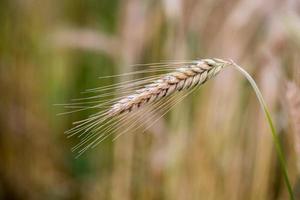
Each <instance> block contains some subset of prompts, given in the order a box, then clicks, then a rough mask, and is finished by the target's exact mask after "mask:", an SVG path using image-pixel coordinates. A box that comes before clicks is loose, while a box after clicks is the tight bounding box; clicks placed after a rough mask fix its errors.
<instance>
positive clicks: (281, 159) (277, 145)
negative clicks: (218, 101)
mask: <svg viewBox="0 0 300 200" xmlns="http://www.w3.org/2000/svg"><path fill="white" fill-rule="evenodd" d="M231 65H232V66H234V67H235V69H237V70H238V71H239V72H241V73H242V74H243V75H244V76H245V77H246V79H247V80H248V81H249V83H250V85H251V86H252V88H253V90H254V92H255V94H256V97H257V99H258V101H259V104H260V106H261V109H262V110H263V111H264V114H265V117H266V119H267V122H268V124H269V127H270V129H271V133H272V138H273V141H274V144H275V149H276V151H277V155H278V158H279V163H280V165H281V170H282V173H283V176H284V180H285V183H286V186H287V188H288V192H289V196H290V199H291V200H294V199H295V197H294V193H293V190H292V187H291V183H290V180H289V176H288V171H287V166H286V162H285V159H284V153H283V150H282V147H281V145H280V139H279V137H278V133H277V131H276V129H275V126H274V123H273V120H272V117H271V115H270V112H269V110H268V108H267V105H266V102H265V100H264V98H263V96H262V94H261V92H260V90H259V88H258V86H257V85H256V83H255V81H254V80H253V78H252V77H251V76H250V75H249V73H248V72H246V71H245V70H244V69H243V68H242V67H240V66H239V65H237V64H236V63H235V62H233V61H232V60H231Z"/></svg>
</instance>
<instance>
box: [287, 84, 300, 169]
mask: <svg viewBox="0 0 300 200" xmlns="http://www.w3.org/2000/svg"><path fill="white" fill-rule="evenodd" d="M286 99H287V104H288V111H289V115H290V119H291V123H292V128H293V132H294V143H295V152H296V154H297V158H298V160H297V162H298V163H297V165H298V172H299V173H300V89H299V88H298V87H297V85H296V84H295V83H293V82H288V84H287V91H286Z"/></svg>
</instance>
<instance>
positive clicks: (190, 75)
mask: <svg viewBox="0 0 300 200" xmlns="http://www.w3.org/2000/svg"><path fill="white" fill-rule="evenodd" d="M227 63H228V62H226V61H224V60H221V59H203V60H199V61H198V62H197V63H196V64H193V65H188V66H184V67H181V68H178V69H176V70H175V71H174V72H171V73H169V74H166V75H164V76H163V77H161V78H160V79H158V80H156V81H154V82H153V83H150V84H147V85H145V86H144V88H142V89H139V90H136V91H135V92H134V93H133V94H132V95H129V96H126V97H124V98H123V99H121V100H119V101H118V102H116V103H115V104H114V105H112V107H111V109H110V110H108V115H109V116H111V117H113V116H116V115H119V114H123V113H127V112H131V111H134V110H136V109H138V108H140V107H141V106H143V105H145V104H148V103H152V102H155V101H159V100H160V99H161V98H164V97H166V96H169V95H171V94H173V93H174V92H176V91H181V90H187V89H190V88H192V87H194V86H196V85H201V84H203V83H205V82H206V81H207V80H208V79H210V78H212V77H214V76H216V75H217V74H218V73H219V72H220V70H221V69H222V68H223V67H224V66H225V65H226V64H227Z"/></svg>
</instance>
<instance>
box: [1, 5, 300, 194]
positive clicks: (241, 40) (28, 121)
mask: <svg viewBox="0 0 300 200" xmlns="http://www.w3.org/2000/svg"><path fill="white" fill-rule="evenodd" d="M0 24H1V26H0V91H1V95H0V109H1V112H0V199H87V200H92V199H113V200H115V199H122V200H127V199H172V200H173V199H205V200H210V199H232V200H234V199H263V200H265V199H288V193H287V188H286V186H285V184H284V181H283V176H282V173H281V171H280V166H279V163H278V158H277V155H276V153H275V151H274V144H273V141H272V137H271V132H270V130H269V128H268V125H267V123H266V121H265V119H264V116H263V114H262V112H261V110H260V108H259V104H258V102H257V100H256V98H255V95H254V93H253V91H252V89H251V88H250V86H249V84H248V82H247V81H246V80H245V79H244V78H243V77H242V76H241V75H240V74H238V73H237V71H235V70H233V69H230V68H228V69H225V70H224V71H223V72H222V73H220V75H219V76H217V77H216V78H215V79H214V80H212V81H209V82H207V84H205V85H204V86H203V87H202V88H201V89H200V90H198V91H197V92H196V93H195V94H193V95H191V97H190V98H188V99H187V100H186V101H184V102H182V103H181V104H179V105H177V106H176V107H175V108H174V109H173V110H172V111H171V112H170V114H169V115H168V116H167V117H164V118H162V119H161V120H160V121H158V122H157V123H156V124H155V125H154V126H153V127H152V128H150V129H149V130H148V131H147V133H146V134H143V133H141V132H136V133H134V134H132V133H128V134H125V135H123V136H122V137H120V138H119V139H118V140H117V141H115V142H112V141H111V140H106V141H105V142H103V143H102V144H101V145H99V146H98V147H97V148H96V149H94V150H92V151H88V152H87V153H86V154H84V155H83V156H81V157H80V158H79V159H75V155H74V154H73V153H71V151H70V149H71V147H72V146H73V145H74V144H76V142H78V141H76V138H71V139H67V138H66V136H65V135H64V131H65V130H68V129H69V128H71V127H72V122H73V121H75V120H78V119H82V118H84V117H85V115H83V114H81V113H76V114H71V115H67V116H64V117H61V116H56V114H57V113H60V112H63V111H64V110H63V109H62V108H61V107H57V106H53V104H55V103H65V102H69V100H70V99H73V98H76V97H81V96H82V94H80V92H82V91H84V90H85V89H87V88H93V87H99V86H101V85H104V84H111V83H108V82H103V80H102V81H100V80H99V79H98V77H99V76H106V75H112V74H119V73H124V72H129V71H132V70H134V69H132V67H130V66H131V64H135V63H149V62H159V61H162V60H180V59H197V58H210V57H218V58H224V59H228V58H231V59H233V60H234V61H236V62H237V63H239V64H240V65H241V66H243V67H244V68H245V69H246V70H247V71H248V72H249V73H250V74H251V75H253V77H254V79H255V80H256V81H257V83H258V85H259V87H260V88H261V90H262V93H263V95H264V97H265V99H266V101H267V104H268V106H269V108H270V110H271V113H272V116H273V118H274V121H275V124H276V127H277V130H278V132H279V137H280V139H281V142H282V145H283V147H284V154H285V158H286V161H287V166H288V170H289V175H290V179H291V182H292V185H293V188H294V191H295V194H296V195H298V197H299V198H300V196H299V192H300V181H299V172H300V90H299V86H300V64H299V63H300V54H299V50H300V2H299V0H285V1H280V0H265V1H260V0H251V1H250V0H161V1H159V0H148V1H140V0H122V1H121V0H101V1H100V0H98V1H97V0H85V1H83V0H64V1H59V0H43V1H39V0H0Z"/></svg>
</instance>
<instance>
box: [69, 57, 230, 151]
mask: <svg viewBox="0 0 300 200" xmlns="http://www.w3.org/2000/svg"><path fill="white" fill-rule="evenodd" d="M228 64H231V62H228V61H225V60H222V59H217V58H213V59H201V60H195V61H188V62H167V63H158V64H155V63H154V64H149V65H147V69H146V70H141V71H136V72H132V73H128V74H123V75H117V76H108V77H118V76H126V75H128V76H132V75H137V74H145V73H146V74H147V73H153V72H154V73H157V72H163V74H158V75H157V74H156V75H153V76H149V75H146V76H145V77H144V78H140V79H136V80H129V81H124V82H121V83H117V84H114V85H109V86H104V87H100V88H95V89H90V90H87V92H89V93H90V92H92V93H98V92H100V93H101V94H100V95H95V96H91V97H87V98H82V99H77V100H75V101H76V102H73V103H70V104H65V105H64V106H65V107H66V108H69V109H72V110H71V111H70V112H66V113H71V112H78V111H83V110H87V109H93V110H98V112H97V113H95V114H93V115H91V116H89V117H88V118H87V119H84V120H81V121H77V122H74V124H75V126H74V127H73V128H71V129H70V130H68V131H66V133H67V134H68V135H69V136H70V137H71V136H73V135H78V137H79V138H81V141H80V143H79V144H78V145H76V146H75V147H74V148H73V149H72V150H73V151H78V153H79V155H80V154H82V153H83V152H85V151H86V150H87V149H88V148H93V147H94V146H96V145H97V144H99V143H100V142H102V141H103V140H105V139H106V138H107V137H109V136H110V135H111V134H113V133H118V135H117V137H118V136H120V135H122V134H123V133H126V132H128V131H129V130H131V131H132V129H137V128H139V127H141V126H142V125H143V123H142V122H141V121H143V120H140V118H143V116H144V115H145V113H147V114H149V115H151V114H154V113H155V112H160V115H161V116H163V115H164V114H166V113H167V112H168V111H169V110H170V109H171V108H172V107H173V106H174V105H176V104H177V103H179V102H180V101H181V100H182V99H184V98H185V97H186V96H187V95H189V94H190V93H191V92H192V91H194V89H195V88H196V87H195V86H199V85H202V84H203V83H205V82H206V81H207V80H209V79H210V78H212V77H214V76H216V75H217V74H218V73H219V72H220V71H221V69H222V68H224V67H225V66H227V65H228ZM143 66H145V65H143ZM165 72H168V73H165ZM106 78H107V77H106ZM175 93H178V95H173V94H175ZM179 93H181V95H182V96H181V97H179V96H180V95H179ZM144 120H146V121H148V122H151V125H152V124H153V123H154V122H155V121H156V120H157V119H153V118H151V117H149V118H147V119H146V117H144ZM152 121H153V122H152ZM147 128H148V127H146V128H145V129H147Z"/></svg>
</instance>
